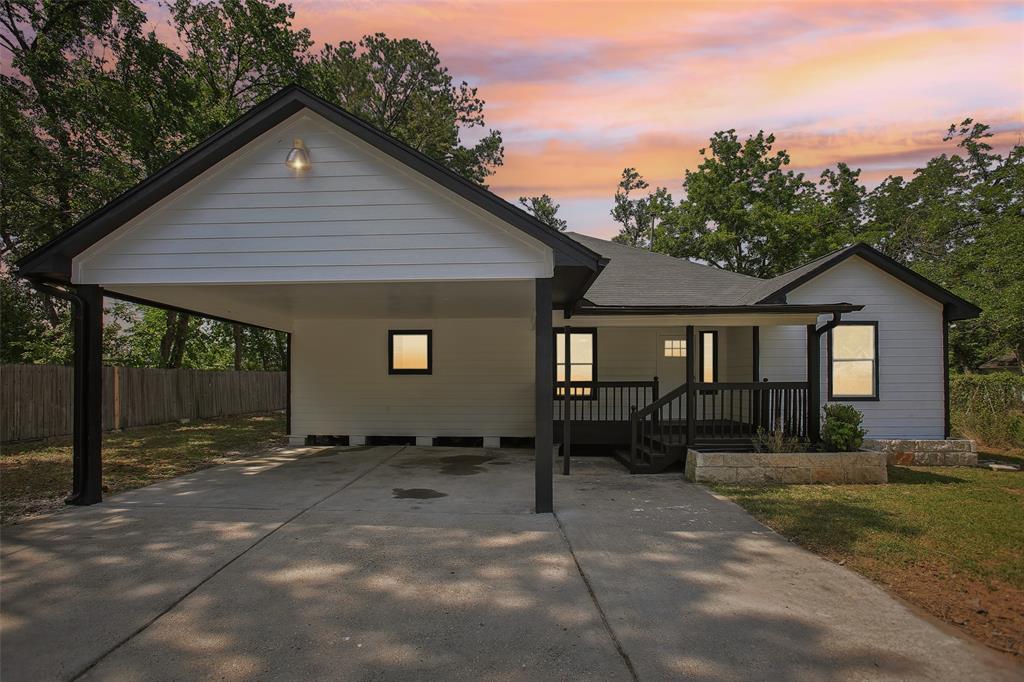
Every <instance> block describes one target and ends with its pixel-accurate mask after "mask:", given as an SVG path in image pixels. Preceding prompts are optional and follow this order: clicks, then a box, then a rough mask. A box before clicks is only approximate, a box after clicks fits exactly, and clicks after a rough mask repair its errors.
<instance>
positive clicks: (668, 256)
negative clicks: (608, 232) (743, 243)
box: [565, 231, 769, 283]
mask: <svg viewBox="0 0 1024 682" xmlns="http://www.w3.org/2000/svg"><path fill="white" fill-rule="evenodd" d="M565 234H567V235H570V236H571V237H573V238H576V237H583V238H584V239H593V240H595V241H599V242H604V243H605V244H611V245H612V246H613V247H614V248H622V249H628V250H630V251H633V252H636V253H639V254H645V255H647V256H657V257H659V258H663V259H668V260H670V261H672V262H673V263H676V264H682V265H692V266H694V267H698V268H707V269H709V270H712V271H714V272H723V273H727V274H729V275H734V276H736V277H745V278H747V279H749V280H753V282H755V283H761V282H766V281H769V280H764V279H761V278H760V277H754V276H753V275H745V274H743V273H742V272H734V271H732V270H726V269H725V268H719V267H715V266H714V265H709V264H707V263H698V262H696V261H693V260H690V259H689V258H684V257H680V256H673V255H671V254H668V253H661V252H659V251H651V250H649V249H642V248H640V247H639V246H630V245H629V244H622V243H620V242H616V241H612V240H611V239H602V238H600V237H595V236H593V235H589V234H582V233H580V232H573V231H567V232H566V233H565ZM584 246H586V244H584Z"/></svg>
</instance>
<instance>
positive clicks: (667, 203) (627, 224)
mask: <svg viewBox="0 0 1024 682" xmlns="http://www.w3.org/2000/svg"><path fill="white" fill-rule="evenodd" d="M648 187H649V185H648V184H647V181H646V180H644V179H643V176H641V175H640V173H638V172H637V170H636V168H625V169H623V171H622V178H621V179H620V180H619V186H618V188H617V189H616V190H615V206H614V207H613V208H612V211H611V214H612V219H614V220H615V222H617V223H619V225H621V226H622V227H620V228H619V233H618V234H617V235H615V236H614V237H613V238H612V241H614V242H618V243H619V244H626V245H627V246H635V247H639V248H647V249H649V248H652V244H653V243H654V237H655V230H656V229H657V226H658V223H659V222H660V220H661V219H663V218H664V217H665V215H666V214H667V212H668V211H670V210H671V208H672V195H671V194H669V193H668V190H667V189H665V188H664V187H658V188H657V189H655V190H654V191H653V192H651V193H650V194H647V195H646V196H642V197H634V196H632V192H635V191H637V190H645V189H647V188H648Z"/></svg>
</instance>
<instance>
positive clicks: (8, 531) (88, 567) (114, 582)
mask: <svg viewBox="0 0 1024 682" xmlns="http://www.w3.org/2000/svg"><path fill="white" fill-rule="evenodd" d="M289 516H291V514H290V513H289V512H285V511H280V510H233V509H222V510H209V509H196V510H192V509H173V510H166V509H138V508H137V509H127V508H124V507H115V506H102V507H92V508H89V509H78V510H75V513H65V514H57V515H55V516H54V517H52V518H49V519H46V520H39V521H33V522H30V523H26V524H24V525H19V526H15V527H12V528H5V529H4V532H3V544H4V547H5V550H6V552H5V553H6V556H5V557H4V559H3V618H2V621H0V637H2V642H3V656H0V678H2V679H4V680H60V679H70V678H71V677H72V676H73V675H74V674H75V673H77V672H79V671H80V670H82V669H83V668H84V667H85V666H87V665H88V664H89V663H91V662H92V661H93V660H94V659H95V658H96V657H97V656H99V655H100V654H102V653H103V652H105V651H107V650H108V649H110V648H111V647H113V646H114V645H116V644H117V643H118V642H120V641H121V640H122V639H124V638H126V637H128V636H130V635H131V634H132V633H133V632H134V631H135V630H137V629H138V628H140V627H142V626H143V625H145V624H146V623H147V622H148V621H150V620H151V619H153V618H156V617H157V616H158V615H160V613H162V612H163V611H164V610H165V609H167V608H169V607H170V606H171V605H173V604H174V603H175V602H176V601H177V600H178V599H179V598H181V596H182V595H184V594H185V593H186V592H188V590H190V589H192V588H193V587H195V585H196V584H198V583H199V582H200V581H201V580H203V579H204V578H206V577H208V576H209V575H210V574H212V573H213V572H214V571H216V570H217V569H219V568H220V567H222V566H223V565H224V564H226V563H227V562H228V561H230V560H231V559H233V558H234V557H236V556H238V555H239V554H241V553H242V552H243V551H245V550H246V549H247V548H248V547H250V546H251V545H252V544H253V543H255V542H256V541H258V540H259V539H260V538H262V537H264V536H265V535H266V534H267V533H269V532H270V531H271V530H273V529H274V528H277V527H278V526H280V525H281V524H282V523H284V521H285V520H287V519H288V517H289Z"/></svg>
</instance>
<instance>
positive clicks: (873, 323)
mask: <svg viewBox="0 0 1024 682" xmlns="http://www.w3.org/2000/svg"><path fill="white" fill-rule="evenodd" d="M857 326H859V327H873V328H874V343H875V357H874V360H873V361H874V364H875V371H874V389H875V392H874V395H870V396H859V395H853V396H847V395H836V393H835V392H834V390H833V386H832V365H833V362H834V360H833V348H832V345H833V340H832V332H833V331H834V330H835V328H833V329H830V330H829V332H828V354H827V360H828V362H827V363H826V367H825V368H826V371H827V372H828V399H829V401H833V400H841V401H843V402H846V401H849V402H877V401H879V400H881V397H880V394H881V392H882V391H881V382H880V379H879V376H880V375H879V371H878V369H879V365H880V364H881V357H882V354H881V351H880V350H879V346H878V320H849V321H846V320H844V321H842V322H840V323H839V324H837V325H836V327H857Z"/></svg>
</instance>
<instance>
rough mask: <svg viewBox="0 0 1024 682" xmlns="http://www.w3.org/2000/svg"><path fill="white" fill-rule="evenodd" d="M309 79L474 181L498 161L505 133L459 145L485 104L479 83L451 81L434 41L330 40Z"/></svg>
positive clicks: (317, 89)
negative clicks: (338, 41) (461, 137)
mask: <svg viewBox="0 0 1024 682" xmlns="http://www.w3.org/2000/svg"><path fill="white" fill-rule="evenodd" d="M304 82H305V84H306V86H307V87H308V88H309V89H310V90H312V91H313V92H314V93H316V94H318V95H320V96H321V97H323V98H324V99H327V100H329V101H332V102H335V103H337V104H339V105H340V106H342V107H344V108H345V109H347V110H348V111H350V112H352V113H353V114H355V115H356V116H359V117H360V118H362V119H364V120H366V121H368V122H369V123H371V124H373V125H374V126H376V127H377V128H379V129H381V130H383V131H384V132H386V133H388V134H389V135H392V136H394V137H397V138H398V139H399V140H401V141H403V142H405V143H406V144H408V145H409V146H410V147H412V148H414V149H416V150H418V151H421V152H423V153H424V154H426V155H427V156H430V157H431V158H433V159H435V160H437V161H439V162H441V163H442V164H444V165H446V166H448V167H449V168H451V169H452V170H454V171H455V172H457V173H459V174H460V175H462V176H464V177H466V178H469V179H470V180H472V181H474V182H476V183H479V184H484V181H485V180H486V179H487V177H488V176H490V175H491V174H493V173H494V168H495V167H497V166H500V165H501V162H502V155H503V154H504V148H503V147H502V145H501V133H500V132H498V131H496V130H488V131H487V132H486V134H484V135H483V136H481V137H480V139H479V140H478V141H477V142H476V143H475V144H473V145H472V146H466V145H464V144H463V143H462V142H461V140H460V133H461V132H463V131H466V130H470V129H473V128H483V127H485V125H486V124H485V121H484V101H483V100H482V99H480V97H479V96H478V95H477V89H476V88H474V87H470V86H469V84H467V83H466V82H465V81H462V82H461V83H456V82H455V81H454V79H453V78H452V76H451V74H450V73H449V72H448V69H447V68H446V67H445V66H443V65H442V64H441V57H440V55H438V53H437V50H435V49H434V47H433V46H432V45H431V44H430V43H429V42H425V41H420V40H414V39H412V38H401V39H394V38H388V37H387V36H386V35H384V34H383V33H376V34H374V35H368V36H364V37H363V38H362V39H361V40H360V41H359V42H357V43H356V42H351V41H343V42H340V43H338V44H337V45H325V46H324V48H323V49H322V50H321V51H320V53H319V54H317V55H315V56H313V57H312V58H310V59H309V60H308V62H307V63H306V64H305V69H304Z"/></svg>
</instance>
